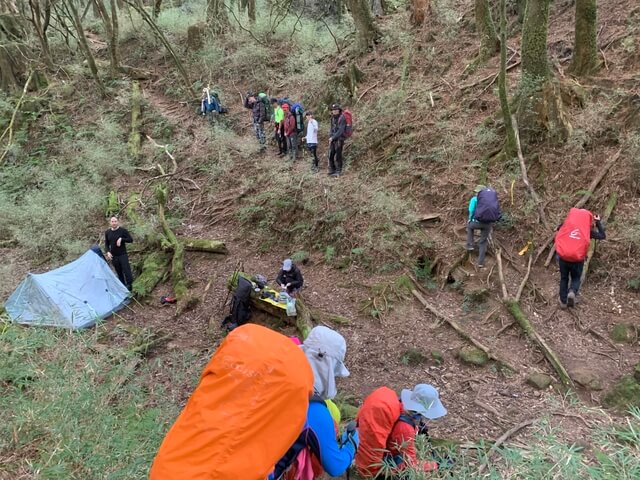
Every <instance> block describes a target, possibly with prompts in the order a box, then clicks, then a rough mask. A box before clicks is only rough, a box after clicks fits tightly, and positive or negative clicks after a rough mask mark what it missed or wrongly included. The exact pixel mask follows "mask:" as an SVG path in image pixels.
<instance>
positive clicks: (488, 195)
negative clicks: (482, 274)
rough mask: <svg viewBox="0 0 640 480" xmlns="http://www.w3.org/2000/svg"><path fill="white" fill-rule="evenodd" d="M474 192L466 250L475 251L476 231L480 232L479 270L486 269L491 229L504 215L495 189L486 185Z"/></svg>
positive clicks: (477, 187) (480, 186)
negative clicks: (485, 260)
mask: <svg viewBox="0 0 640 480" xmlns="http://www.w3.org/2000/svg"><path fill="white" fill-rule="evenodd" d="M473 191H474V192H475V195H474V196H473V197H472V198H471V200H470V201H469V218H468V221H467V245H466V249H467V250H468V251H470V252H472V251H473V250H474V248H475V247H474V238H473V237H474V233H475V231H476V230H480V240H479V241H478V268H484V259H485V256H486V254H487V243H488V241H489V236H490V235H491V228H492V225H493V222H495V221H497V220H499V219H500V217H501V215H502V214H501V213H500V205H499V203H498V195H497V193H496V191H495V190H494V189H492V188H489V187H485V186H484V185H477V186H476V188H475V189H474V190H473Z"/></svg>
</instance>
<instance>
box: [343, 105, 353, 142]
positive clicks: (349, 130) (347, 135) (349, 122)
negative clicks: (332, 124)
mask: <svg viewBox="0 0 640 480" xmlns="http://www.w3.org/2000/svg"><path fill="white" fill-rule="evenodd" d="M342 115H344V119H345V121H346V123H347V127H346V128H345V129H344V136H345V138H350V137H351V135H353V115H351V112H350V111H349V110H343V111H342Z"/></svg>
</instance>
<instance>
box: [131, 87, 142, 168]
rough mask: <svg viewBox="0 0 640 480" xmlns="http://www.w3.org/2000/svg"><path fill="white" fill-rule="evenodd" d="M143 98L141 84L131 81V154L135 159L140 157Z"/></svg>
mask: <svg viewBox="0 0 640 480" xmlns="http://www.w3.org/2000/svg"><path fill="white" fill-rule="evenodd" d="M141 100H142V95H141V94H140V84H139V83H138V82H132V83H131V133H130V134H129V155H131V158H133V159H134V160H137V159H138V158H139V157H140V143H141V140H142V138H141V134H140V125H141V119H140V117H141Z"/></svg>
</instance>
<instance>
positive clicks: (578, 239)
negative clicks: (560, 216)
mask: <svg viewBox="0 0 640 480" xmlns="http://www.w3.org/2000/svg"><path fill="white" fill-rule="evenodd" d="M594 224H595V228H594ZM606 238H607V234H606V233H605V231H604V226H603V225H602V222H601V221H600V217H599V216H598V215H594V214H593V213H591V212H590V211H589V210H585V209H582V208H572V209H571V210H569V214H568V215H567V218H565V220H564V222H562V225H560V226H559V227H558V230H557V232H556V237H555V244H556V252H557V254H558V266H559V267H560V308H563V309H564V308H567V307H568V306H569V307H573V306H575V304H576V301H577V299H576V297H577V296H578V290H580V279H581V277H582V269H583V268H584V261H585V259H586V258H587V253H588V252H589V244H590V242H591V240H592V239H593V240H605V239H606Z"/></svg>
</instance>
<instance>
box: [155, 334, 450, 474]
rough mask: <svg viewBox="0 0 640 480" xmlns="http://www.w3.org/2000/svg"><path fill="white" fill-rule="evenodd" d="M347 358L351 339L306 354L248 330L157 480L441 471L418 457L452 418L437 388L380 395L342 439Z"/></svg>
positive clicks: (226, 346)
mask: <svg viewBox="0 0 640 480" xmlns="http://www.w3.org/2000/svg"><path fill="white" fill-rule="evenodd" d="M292 340H293V341H292ZM346 351H347V344H346V341H345V339H344V337H343V336H342V335H340V334H339V333H338V332H336V331H334V330H332V329H330V328H328V327H326V326H317V327H314V328H313V329H312V330H311V332H310V333H309V335H308V336H307V338H306V339H305V340H304V342H303V343H302V344H300V342H299V340H298V339H297V338H288V337H285V336H283V335H282V334H280V333H277V332H275V331H273V330H271V329H268V328H266V327H262V326H259V325H255V324H251V323H248V324H245V325H243V326H240V327H238V328H236V329H235V330H233V331H232V332H231V333H229V335H227V337H226V338H225V339H224V340H223V342H222V343H221V345H220V346H219V348H218V349H217V351H216V352H215V353H214V355H213V357H212V359H211V360H210V362H209V364H208V365H207V367H205V370H204V372H203V374H202V377H201V380H200V383H199V385H198V386H197V387H196V389H195V391H194V392H193V394H192V395H191V398H190V399H189V401H188V403H187V405H186V406H185V408H184V409H183V411H182V413H181V414H180V416H179V417H178V419H177V420H176V422H175V423H174V425H173V426H172V427H171V429H170V430H169V432H168V433H167V435H166V437H165V439H164V441H163V442H162V445H161V446H160V449H159V451H158V453H157V455H156V458H155V460H154V462H153V466H152V468H151V472H150V480H176V479H179V478H189V479H194V480H195V479H205V478H206V479H208V478H215V479H221V480H224V479H229V480H231V479H243V480H265V479H269V480H312V479H314V478H319V477H320V476H321V475H322V474H323V472H326V474H328V475H329V476H331V477H337V476H340V475H343V474H344V473H345V472H348V470H349V468H350V467H351V466H352V465H355V467H356V468H357V470H358V472H359V473H360V475H362V476H364V477H365V478H373V477H375V476H376V475H379V474H380V475H388V476H387V478H389V477H393V476H395V475H399V474H401V472H402V471H403V470H405V469H406V468H407V467H411V468H413V469H416V470H419V471H423V472H426V471H432V470H436V469H438V463H437V462H435V461H429V460H421V459H418V457H417V454H416V448H415V440H416V436H417V435H419V434H424V435H428V429H427V427H426V422H427V420H433V419H437V418H440V417H443V416H444V415H446V413H447V411H446V409H445V408H444V406H443V405H442V403H441V401H440V398H439V394H438V391H437V389H436V388H435V387H433V386H431V385H428V384H418V385H416V386H415V387H414V388H413V389H411V390H409V389H404V390H402V391H401V393H400V394H399V395H398V394H397V393H395V392H394V391H393V390H391V389H390V388H388V387H380V388H378V389H376V390H374V391H373V392H372V393H371V394H370V395H369V396H368V397H367V398H366V399H365V400H364V402H363V404H362V406H361V407H360V409H359V410H358V414H357V417H356V421H355V424H354V423H353V422H352V423H350V424H349V425H348V426H347V427H346V429H345V430H344V431H343V432H342V433H341V432H340V422H341V415H340V410H339V409H338V408H337V407H336V405H335V404H334V403H333V402H332V399H333V398H335V396H336V395H337V385H336V378H341V377H347V376H348V375H349V370H347V368H346V366H345V364H344V359H345V356H346Z"/></svg>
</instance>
